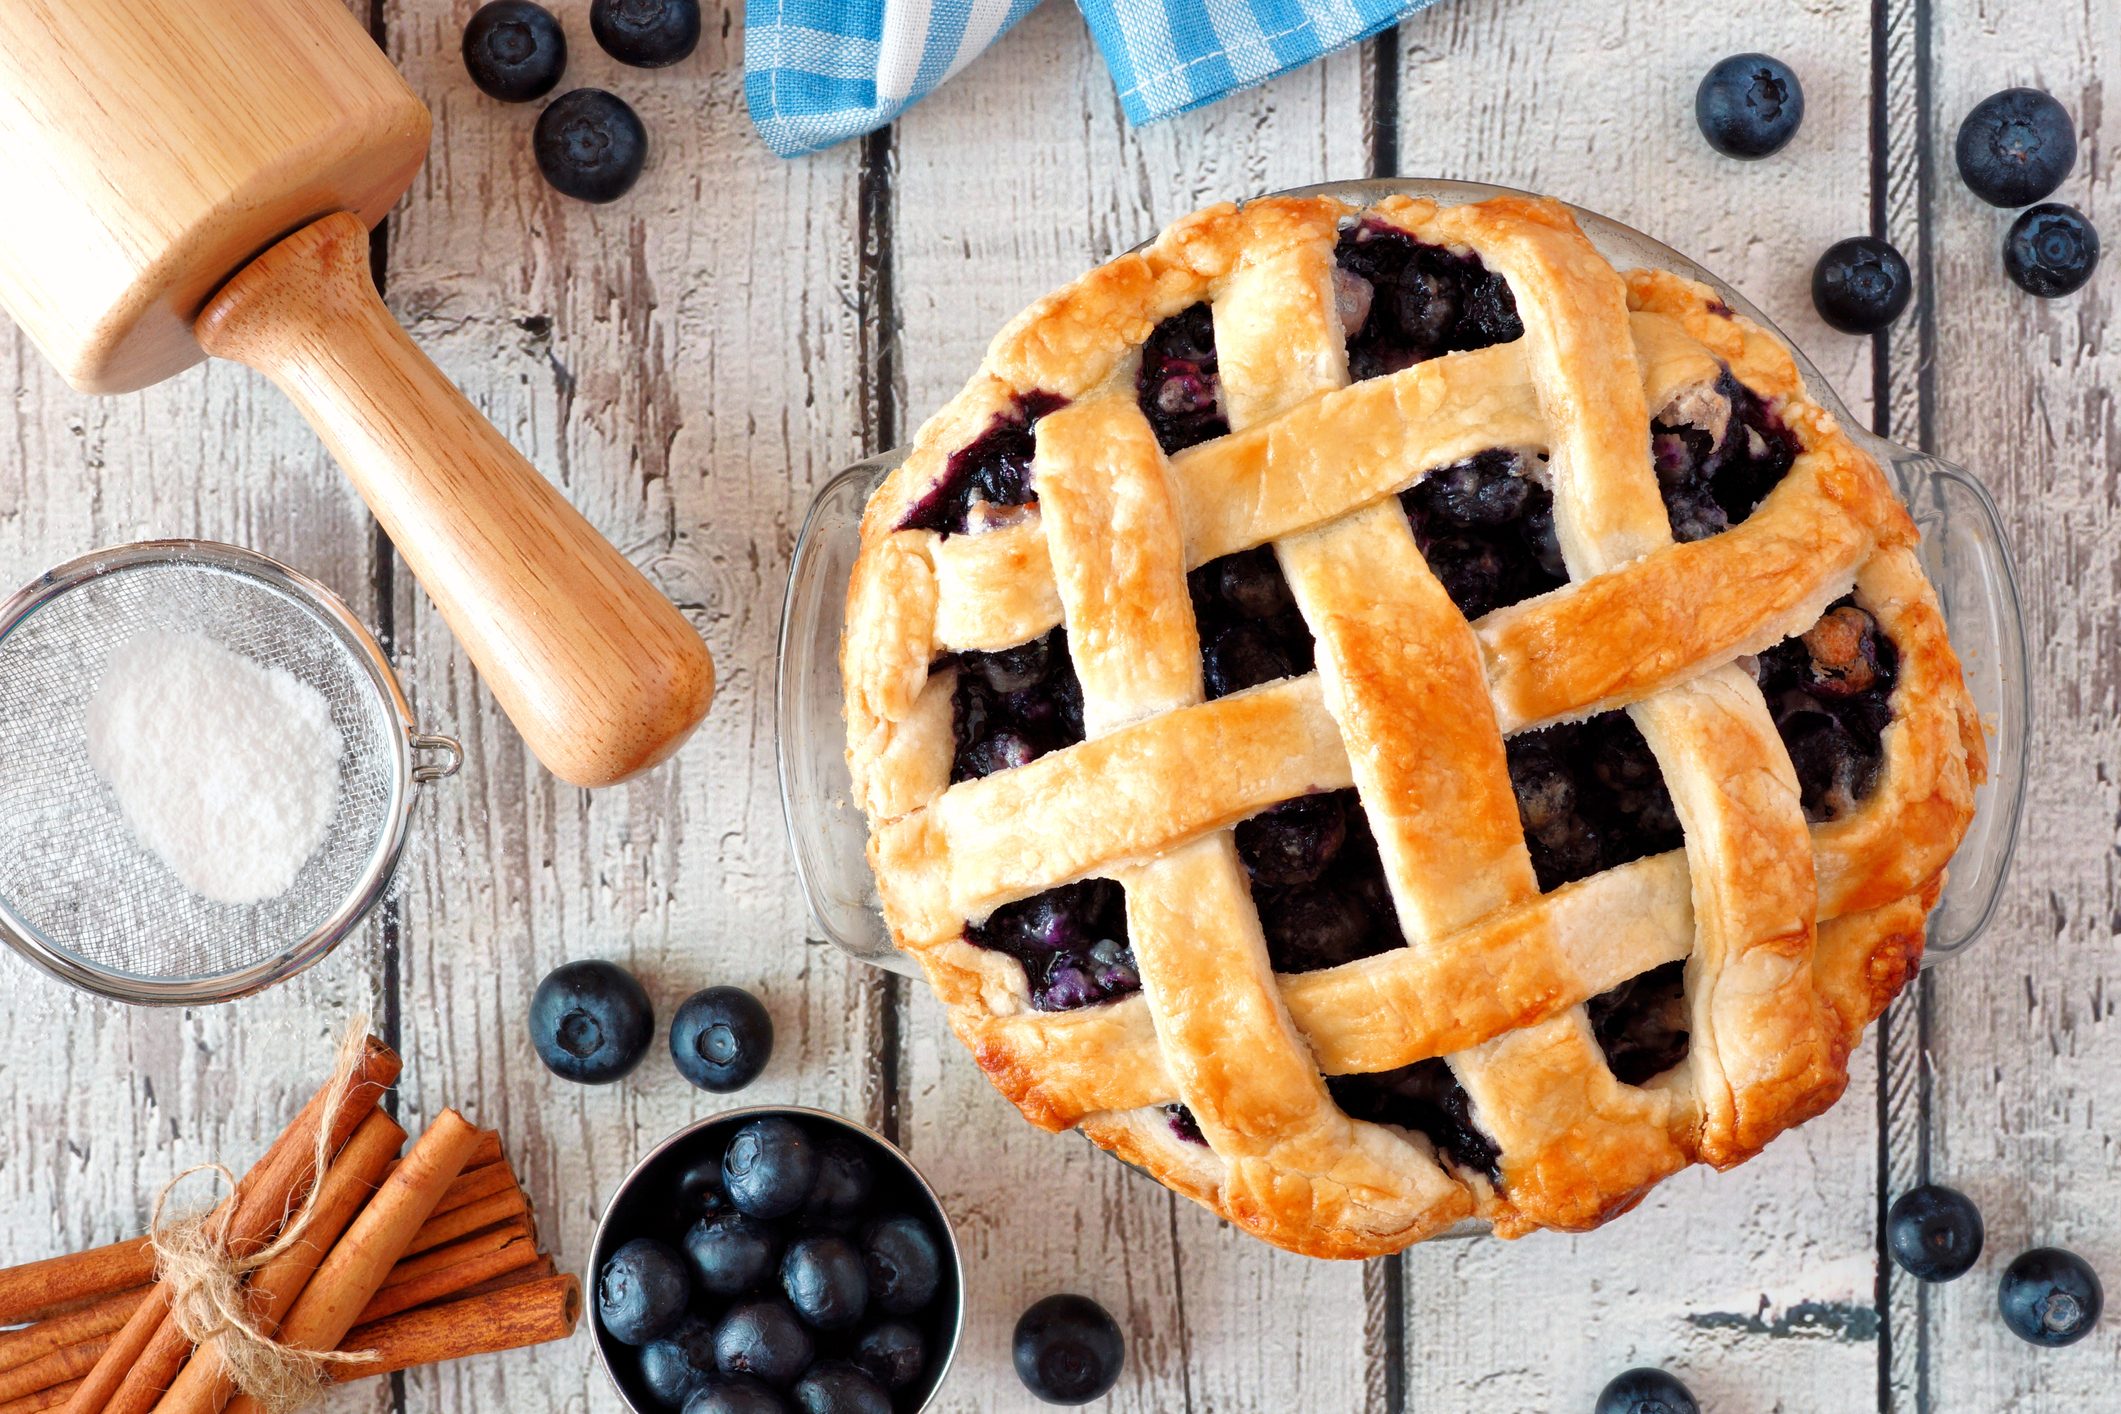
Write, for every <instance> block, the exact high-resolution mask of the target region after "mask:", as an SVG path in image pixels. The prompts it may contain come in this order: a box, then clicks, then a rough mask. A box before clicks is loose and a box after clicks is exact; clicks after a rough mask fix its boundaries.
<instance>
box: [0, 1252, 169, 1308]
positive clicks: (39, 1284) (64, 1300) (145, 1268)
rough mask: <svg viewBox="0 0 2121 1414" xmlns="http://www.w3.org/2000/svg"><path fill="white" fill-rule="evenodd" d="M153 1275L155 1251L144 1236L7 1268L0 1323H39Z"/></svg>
mask: <svg viewBox="0 0 2121 1414" xmlns="http://www.w3.org/2000/svg"><path fill="white" fill-rule="evenodd" d="M154 1275H155V1252H154V1249H153V1248H152V1247H150V1246H148V1242H147V1239H146V1238H144V1237H135V1238H133V1239H132V1240H130V1241H128V1242H113V1243H111V1244H110V1245H109V1246H108V1247H98V1248H96V1249H95V1250H93V1251H90V1252H75V1253H73V1254H71V1255H69V1256H65V1257H48V1258H46V1259H45V1260H44V1261H41V1262H29V1263H26V1264H24V1265H23V1266H19V1267H10V1268H9V1269H8V1270H6V1271H4V1272H0V1325H5V1326H12V1325H16V1324H18V1323H20V1322H23V1321H41V1320H43V1319H44V1318H46V1317H47V1316H52V1315H56V1314H58V1313H60V1312H61V1311H62V1310H64V1308H66V1307H67V1306H70V1305H73V1304H75V1303H77V1302H84V1301H89V1300H92V1299H95V1298H98V1297H104V1296H109V1295H110V1294H111V1293H113V1292H117V1291H125V1290H128V1289H130V1288H132V1287H136V1286H145V1285H147V1283H148V1282H150V1281H152V1280H154Z"/></svg>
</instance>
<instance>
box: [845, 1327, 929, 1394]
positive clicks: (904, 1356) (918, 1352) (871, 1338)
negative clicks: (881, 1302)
mask: <svg viewBox="0 0 2121 1414" xmlns="http://www.w3.org/2000/svg"><path fill="white" fill-rule="evenodd" d="M854 1363H855V1364H857V1365H859V1366H861V1367H862V1368H863V1369H864V1370H867V1371H868V1372H869V1373H870V1374H871V1375H872V1376H874V1377H875V1378H876V1380H877V1381H878V1382H879V1383H880V1384H882V1385H883V1386H884V1387H885V1388H886V1389H894V1390H897V1389H904V1388H906V1386H908V1385H910V1384H912V1383H913V1382H914V1381H915V1380H917V1379H919V1378H920V1377H921V1371H922V1370H924V1369H925V1368H927V1364H928V1344H927V1342H926V1341H924V1340H922V1339H921V1333H920V1332H919V1331H918V1330H916V1329H914V1328H913V1327H912V1326H909V1325H907V1324H906V1323H905V1322H904V1321H885V1322H884V1323H883V1324H882V1325H877V1326H871V1327H870V1328H869V1329H868V1330H865V1331H863V1332H862V1334H861V1337H860V1338H859V1339H857V1340H856V1341H855V1342H854Z"/></svg>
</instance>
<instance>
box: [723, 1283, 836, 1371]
mask: <svg viewBox="0 0 2121 1414" xmlns="http://www.w3.org/2000/svg"><path fill="white" fill-rule="evenodd" d="M814 1351H815V1347H814V1346H812V1344H811V1343H810V1332H808V1331H806V1330H804V1329H803V1323H802V1322H801V1321H799V1320H797V1319H796V1318H795V1312H793V1311H791V1310H789V1309H788V1303H787V1302H785V1301H777V1300H763V1301H745V1302H742V1303H740V1304H739V1305H736V1306H732V1307H730V1308H729V1314H728V1315H726V1316H724V1317H723V1318H722V1324H721V1326H720V1328H719V1329H717V1330H716V1331H715V1333H714V1363H715V1365H716V1367H717V1368H719V1369H720V1370H721V1372H722V1373H723V1374H725V1375H756V1376H757V1377H758V1378H760V1379H762V1380H764V1381H765V1382H766V1383H767V1384H770V1385H777V1386H781V1387H784V1388H785V1387H786V1386H788V1385H790V1384H793V1383H794V1382H795V1378H796V1376H798V1375H800V1374H802V1373H803V1371H804V1370H806V1369H808V1368H809V1367H810V1358H811V1356H812V1354H813V1353H814Z"/></svg>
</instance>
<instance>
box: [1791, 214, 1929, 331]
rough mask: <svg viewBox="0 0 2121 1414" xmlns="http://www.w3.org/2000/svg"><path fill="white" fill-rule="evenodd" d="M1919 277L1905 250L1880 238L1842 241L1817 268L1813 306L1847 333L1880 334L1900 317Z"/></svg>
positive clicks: (1813, 284)
mask: <svg viewBox="0 0 2121 1414" xmlns="http://www.w3.org/2000/svg"><path fill="white" fill-rule="evenodd" d="M1914 293H1915V276H1914V274H1913V272H1912V271H1910V270H1909V269H1908V268H1907V260H1906V258H1905V257H1904V256H1902V255H1901V254H1900V252H1899V251H1897V250H1895V249H1893V247H1892V246H1891V245H1890V244H1888V243H1887V242H1885V241H1882V240H1879V239H1878V238H1877V237H1876V236H1851V237H1849V238H1848V239H1847V240H1845V241H1836V242H1835V243H1834V244H1832V245H1830V246H1828V247H1827V249H1826V254H1824V255H1822V256H1820V257H1819V263H1818V264H1817V265H1815V266H1813V267H1812V304H1813V306H1814V307H1815V308H1817V309H1818V311H1819V317H1820V318H1821V319H1824V320H1825V321H1826V322H1827V323H1829V324H1831V325H1833V326H1834V327H1835V328H1836V329H1839V330H1840V331H1841V332H1842V333H1844V334H1875V333H1877V332H1878V331H1879V330H1880V329H1883V328H1884V327H1885V326H1886V325H1888V324H1890V323H1892V322H1893V321H1894V320H1895V319H1898V318H1899V317H1900V312H1901V311H1902V310H1904V309H1906V308H1907V302H1908V300H1909V299H1910V298H1912V297H1913V295H1914Z"/></svg>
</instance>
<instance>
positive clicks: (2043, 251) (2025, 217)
mask: <svg viewBox="0 0 2121 1414" xmlns="http://www.w3.org/2000/svg"><path fill="white" fill-rule="evenodd" d="M2098 264H2099V232H2098V229H2097V228H2096V227H2095V226H2093V225H2092V223H2091V222H2090V221H2087V220H2086V219H2085V218H2084V213H2083V212H2081V211H2079V210H2078V209H2077V208H2076V207H2074V206H2064V205H2062V204H2061V203H2059V202H2047V203H2045V204H2044V205H2040V206H2035V207H2033V208H2032V209H2030V210H2028V211H2023V212H2020V213H2019V216H2018V219H2017V220H2015V221H2013V222H2011V228H2010V232H2009V234H2007V235H2005V236H2004V238H2003V269H2004V272H2005V273H2006V274H2008V275H2009V276H2010V277H2011V279H2012V280H2014V281H2016V282H2017V285H2018V288H2019V289H2021V290H2024V291H2025V292H2026V293H2027V294H2033V295H2038V296H2040V298H2042V299H2059V298H2060V297H2061V296H2063V295H2066V294H2070V293H2072V292H2074V291H2076V290H2078V289H2081V288H2083V285H2084V282H2085V281H2086V280H2089V279H2090V278H2091V277H2092V271H2093V270H2094V269H2095V268H2097V266H2098Z"/></svg>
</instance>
